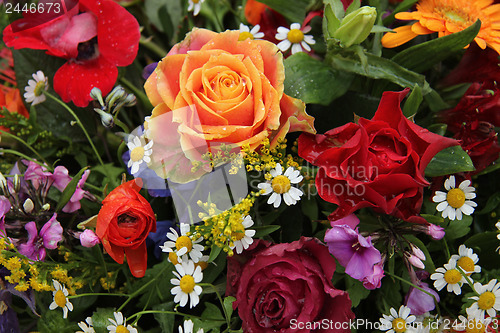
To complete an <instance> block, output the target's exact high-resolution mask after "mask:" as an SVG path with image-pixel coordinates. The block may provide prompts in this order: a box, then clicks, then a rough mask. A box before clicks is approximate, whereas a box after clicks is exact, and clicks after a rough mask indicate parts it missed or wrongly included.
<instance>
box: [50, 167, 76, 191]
mask: <svg viewBox="0 0 500 333" xmlns="http://www.w3.org/2000/svg"><path fill="white" fill-rule="evenodd" d="M50 178H51V179H52V181H53V182H54V183H53V184H52V185H54V187H55V188H57V189H58V190H59V191H61V192H62V191H64V189H65V188H66V186H68V184H69V182H70V181H71V177H70V176H69V175H68V169H66V168H65V167H63V166H61V165H59V166H56V168H55V169H54V173H53V174H52V175H51V176H50Z"/></svg>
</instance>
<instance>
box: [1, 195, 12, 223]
mask: <svg viewBox="0 0 500 333" xmlns="http://www.w3.org/2000/svg"><path fill="white" fill-rule="evenodd" d="M10 208H11V206H10V201H9V200H8V199H7V198H6V197H4V196H2V195H0V218H3V217H4V216H5V214H7V212H8V211H9V210H10Z"/></svg>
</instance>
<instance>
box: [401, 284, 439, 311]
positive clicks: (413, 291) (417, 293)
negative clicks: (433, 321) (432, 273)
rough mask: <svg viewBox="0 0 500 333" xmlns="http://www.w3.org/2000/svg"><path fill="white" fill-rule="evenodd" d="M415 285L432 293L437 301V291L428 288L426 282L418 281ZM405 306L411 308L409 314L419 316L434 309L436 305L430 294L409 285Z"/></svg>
mask: <svg viewBox="0 0 500 333" xmlns="http://www.w3.org/2000/svg"><path fill="white" fill-rule="evenodd" d="M417 285H418V286H419V287H420V288H422V289H423V290H425V291H427V292H428V293H430V294H432V295H434V297H436V301H438V302H439V295H438V293H437V292H436V291H435V290H433V289H432V288H430V287H429V285H428V284H427V283H425V282H419V283H418V284H417ZM406 306H407V307H409V308H410V309H411V314H414V315H416V316H419V315H423V314H424V313H426V312H428V311H432V310H434V308H435V306H436V305H435V303H434V298H433V297H432V296H430V295H428V294H426V293H424V292H423V291H421V290H418V289H417V288H414V287H410V290H408V294H406Z"/></svg>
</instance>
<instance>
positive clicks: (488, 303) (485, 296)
mask: <svg viewBox="0 0 500 333" xmlns="http://www.w3.org/2000/svg"><path fill="white" fill-rule="evenodd" d="M495 301H496V297H495V294H493V293H492V292H491V291H485V292H484V293H482V294H481V296H479V299H478V300H477V306H478V307H479V308H480V309H481V310H489V309H491V308H492V307H493V305H495Z"/></svg>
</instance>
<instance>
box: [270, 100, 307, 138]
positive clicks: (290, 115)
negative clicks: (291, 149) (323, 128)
mask: <svg viewBox="0 0 500 333" xmlns="http://www.w3.org/2000/svg"><path fill="white" fill-rule="evenodd" d="M280 107H281V123H282V124H288V123H289V124H290V127H289V130H288V131H289V132H299V131H300V132H306V133H311V134H315V133H316V129H315V128H314V117H312V116H310V115H308V114H307V113H306V106H305V104H304V102H302V101H301V100H300V99H297V98H293V97H290V96H288V95H286V94H283V98H281V102H280ZM283 127H284V126H283ZM284 134H286V132H285V133H284ZM282 135H283V130H282V129H280V132H279V133H278V135H276V136H275V137H274V138H273V141H275V139H277V138H278V137H280V136H282Z"/></svg>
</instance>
